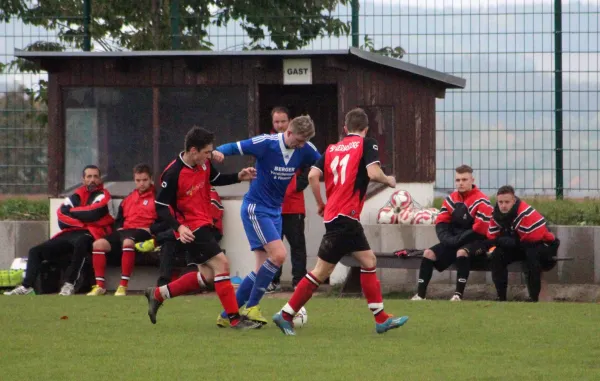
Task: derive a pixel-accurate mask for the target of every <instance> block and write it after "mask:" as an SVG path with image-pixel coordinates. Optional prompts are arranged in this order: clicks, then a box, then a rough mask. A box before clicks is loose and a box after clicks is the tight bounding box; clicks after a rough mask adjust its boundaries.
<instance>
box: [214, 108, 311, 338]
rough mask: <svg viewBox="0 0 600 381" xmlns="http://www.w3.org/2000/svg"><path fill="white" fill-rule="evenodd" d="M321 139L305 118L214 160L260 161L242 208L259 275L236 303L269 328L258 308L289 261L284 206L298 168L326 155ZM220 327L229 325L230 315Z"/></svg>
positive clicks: (224, 150)
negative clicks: (248, 157)
mask: <svg viewBox="0 0 600 381" xmlns="http://www.w3.org/2000/svg"><path fill="white" fill-rule="evenodd" d="M314 135H315V125H314V123H313V121H312V119H310V117H309V116H299V117H297V118H294V119H293V120H292V121H291V122H290V126H289V127H288V129H287V130H286V131H285V132H284V133H280V134H276V135H260V136H256V137H253V138H251V139H247V140H243V141H239V142H236V143H229V144H225V145H222V146H220V147H218V148H217V150H216V151H215V152H214V153H213V159H214V160H217V161H222V160H223V159H224V156H230V155H252V156H254V157H256V171H257V178H256V180H255V181H253V182H252V183H251V184H250V190H249V191H248V192H247V193H246V195H245V196H244V201H243V203H242V208H241V216H242V222H243V224H244V230H245V231H246V236H247V237H248V241H249V243H250V248H251V250H253V251H254V253H255V254H256V271H253V272H251V273H250V274H248V276H246V278H244V280H243V281H242V283H241V284H240V286H239V287H238V290H237V293H236V298H237V301H238V305H239V306H240V308H241V307H242V306H243V305H246V308H245V310H244V312H243V313H244V315H246V316H247V317H248V318H249V319H250V320H252V321H256V322H260V323H261V324H263V325H264V324H267V319H265V318H264V317H263V316H262V313H261V312H260V307H259V305H258V303H259V302H260V299H261V298H262V297H263V295H264V294H265V291H266V288H267V287H268V286H269V284H270V283H271V282H272V280H273V277H274V276H275V274H276V273H277V271H278V270H279V267H280V266H281V265H282V264H283V262H284V260H285V255H286V250H285V246H284V245H283V241H282V240H281V205H282V203H283V197H284V195H285V192H286V189H287V187H288V185H289V183H290V181H291V179H292V177H293V176H294V173H295V172H296V170H297V169H298V168H301V167H303V166H307V165H308V166H310V165H312V164H314V163H315V162H316V161H317V160H318V159H319V157H320V156H321V155H320V154H319V152H318V151H317V148H316V147H315V146H314V145H312V143H310V142H309V141H308V140H309V139H310V138H312V137H313V136H314ZM217 325H218V326H220V327H223V326H227V321H226V320H225V319H224V315H223V314H221V315H220V316H219V317H218V318H217Z"/></svg>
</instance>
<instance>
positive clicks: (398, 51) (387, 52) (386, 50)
mask: <svg viewBox="0 0 600 381" xmlns="http://www.w3.org/2000/svg"><path fill="white" fill-rule="evenodd" d="M360 49H363V50H368V51H370V52H372V53H377V54H381V55H384V56H388V57H392V58H398V59H401V58H402V57H404V55H405V54H406V50H404V49H403V48H402V47H401V46H396V47H395V48H392V47H390V46H385V47H383V48H381V49H375V44H374V42H373V39H372V38H371V37H369V35H368V34H365V37H364V42H363V45H361V46H360Z"/></svg>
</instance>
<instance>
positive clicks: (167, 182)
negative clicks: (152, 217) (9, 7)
mask: <svg viewBox="0 0 600 381" xmlns="http://www.w3.org/2000/svg"><path fill="white" fill-rule="evenodd" d="M179 172H180V171H179V169H178V168H174V166H172V167H170V168H169V169H167V170H166V171H165V172H164V173H163V175H162V176H161V178H160V184H161V187H160V188H159V189H158V193H157V194H156V200H155V201H154V204H155V207H156V215H157V216H158V219H159V220H161V221H163V222H164V223H166V224H167V225H168V226H169V227H170V228H171V229H173V230H175V231H177V230H178V229H179V226H180V225H181V224H180V223H179V222H177V219H176V218H175V217H174V216H173V215H172V214H171V209H170V208H169V206H175V205H176V204H177V183H178V181H179Z"/></svg>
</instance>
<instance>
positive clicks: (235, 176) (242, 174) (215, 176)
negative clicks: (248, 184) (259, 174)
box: [210, 162, 256, 187]
mask: <svg viewBox="0 0 600 381" xmlns="http://www.w3.org/2000/svg"><path fill="white" fill-rule="evenodd" d="M254 178H256V169H255V168H252V167H249V168H244V169H242V170H241V171H239V172H238V173H220V172H219V170H218V169H216V168H215V167H214V166H213V165H212V162H211V163H210V185H213V186H216V187H221V186H226V185H231V184H237V183H240V182H242V181H250V180H252V179H254Z"/></svg>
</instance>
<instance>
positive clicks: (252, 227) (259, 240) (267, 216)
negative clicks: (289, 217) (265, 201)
mask: <svg viewBox="0 0 600 381" xmlns="http://www.w3.org/2000/svg"><path fill="white" fill-rule="evenodd" d="M241 216H242V222H243V224H244V230H245V231H246V237H248V242H249V243H250V249H251V250H264V246H265V245H266V244H267V243H269V242H272V241H276V240H278V239H281V226H282V225H281V209H271V208H267V207H265V206H262V205H260V204H255V203H251V202H247V201H246V200H244V202H242V209H241Z"/></svg>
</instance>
